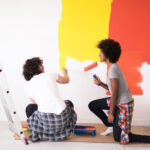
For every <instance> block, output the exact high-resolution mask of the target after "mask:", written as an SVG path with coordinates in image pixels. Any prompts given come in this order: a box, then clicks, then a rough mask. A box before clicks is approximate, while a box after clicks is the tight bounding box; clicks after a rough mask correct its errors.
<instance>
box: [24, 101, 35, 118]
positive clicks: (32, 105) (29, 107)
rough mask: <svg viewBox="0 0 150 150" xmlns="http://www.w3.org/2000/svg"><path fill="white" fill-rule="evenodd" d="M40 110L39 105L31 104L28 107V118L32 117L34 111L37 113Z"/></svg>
mask: <svg viewBox="0 0 150 150" xmlns="http://www.w3.org/2000/svg"><path fill="white" fill-rule="evenodd" d="M37 109H38V105H37V104H29V105H27V107H26V116H27V117H30V116H31V115H32V114H33V112H34V111H36V110H37Z"/></svg>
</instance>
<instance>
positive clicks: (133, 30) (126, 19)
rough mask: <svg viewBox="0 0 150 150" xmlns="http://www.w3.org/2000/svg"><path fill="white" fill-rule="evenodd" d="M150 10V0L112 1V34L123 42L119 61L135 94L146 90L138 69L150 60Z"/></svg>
mask: <svg viewBox="0 0 150 150" xmlns="http://www.w3.org/2000/svg"><path fill="white" fill-rule="evenodd" d="M149 14H150V1H149V0H144V1H143V0H132V1H131V0H114V1H113V3H112V9H111V17H110V26H109V38H112V39H115V40H117V41H119V42H120V44H121V47H122V55H121V58H120V61H119V65H120V67H121V68H122V70H123V73H124V75H125V77H126V80H127V82H128V85H129V88H130V90H131V93H132V94H134V95H141V94H143V91H142V89H141V87H140V86H139V85H138V84H139V83H140V82H142V75H141V73H140V71H139V70H138V69H139V68H140V67H141V65H142V63H143V62H147V63H149V64H150V51H149V49H150V45H149V43H150V39H149V35H150V17H149Z"/></svg>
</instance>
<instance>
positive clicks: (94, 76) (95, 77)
mask: <svg viewBox="0 0 150 150" xmlns="http://www.w3.org/2000/svg"><path fill="white" fill-rule="evenodd" d="M93 78H94V79H96V80H97V76H96V74H94V75H93ZM97 85H98V86H101V84H100V83H98V84H97Z"/></svg>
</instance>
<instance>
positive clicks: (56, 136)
mask: <svg viewBox="0 0 150 150" xmlns="http://www.w3.org/2000/svg"><path fill="white" fill-rule="evenodd" d="M63 74H64V76H61V75H58V74H57V73H54V72H51V73H46V72H44V66H43V60H41V59H40V58H38V57H35V58H32V59H28V60H26V62H25V64H24V66H23V76H24V78H25V79H26V80H27V81H28V82H27V85H26V90H27V92H28V94H29V97H30V100H31V101H32V104H29V105H28V106H27V107H26V115H27V118H28V119H27V124H28V128H29V130H30V132H31V136H30V139H31V140H32V142H36V141H39V140H48V141H62V140H65V139H67V138H68V137H69V136H70V135H71V133H72V132H73V129H74V126H75V124H76V120H77V115H76V112H75V111H74V106H73V103H72V102H71V101H69V100H65V101H63V100H62V98H61V97H60V95H59V91H58V88H57V83H60V84H66V83H68V82H69V76H68V71H67V69H66V68H63Z"/></svg>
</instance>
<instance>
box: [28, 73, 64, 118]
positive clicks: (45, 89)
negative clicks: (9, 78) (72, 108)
mask: <svg viewBox="0 0 150 150" xmlns="http://www.w3.org/2000/svg"><path fill="white" fill-rule="evenodd" d="M57 78H58V75H57V74H56V73H54V72H51V73H41V74H39V75H35V76H34V77H33V78H32V79H31V80H30V81H28V82H27V85H26V87H25V88H26V91H27V93H28V96H29V98H33V99H34V100H35V102H36V103H37V105H38V111H40V112H44V113H55V114H58V115H59V114H60V113H61V112H62V111H63V110H64V109H65V107H66V105H65V102H64V101H63V100H62V98H61V97H60V95H59V91H58V87H57V83H56V80H57Z"/></svg>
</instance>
